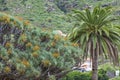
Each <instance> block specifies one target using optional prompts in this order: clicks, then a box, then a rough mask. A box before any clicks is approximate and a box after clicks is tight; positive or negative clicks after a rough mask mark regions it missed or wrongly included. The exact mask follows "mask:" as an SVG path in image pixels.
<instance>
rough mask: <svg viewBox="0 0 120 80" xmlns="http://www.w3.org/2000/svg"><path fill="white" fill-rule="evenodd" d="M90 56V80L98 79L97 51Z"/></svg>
mask: <svg viewBox="0 0 120 80" xmlns="http://www.w3.org/2000/svg"><path fill="white" fill-rule="evenodd" d="M93 55H94V56H93V58H92V80H98V70H97V69H98V55H97V53H95V54H93Z"/></svg>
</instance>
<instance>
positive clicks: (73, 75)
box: [63, 69, 109, 80]
mask: <svg viewBox="0 0 120 80" xmlns="http://www.w3.org/2000/svg"><path fill="white" fill-rule="evenodd" d="M91 77H92V75H91V72H84V73H83V72H79V71H73V72H69V73H68V74H67V75H66V77H65V78H64V79H63V80H92V79H91ZM108 79H109V78H108V76H107V75H106V71H105V70H103V69H100V70H99V71H98V80H108Z"/></svg>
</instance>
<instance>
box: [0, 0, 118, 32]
mask: <svg viewBox="0 0 120 80" xmlns="http://www.w3.org/2000/svg"><path fill="white" fill-rule="evenodd" d="M0 4H1V5H0V7H1V8H0V10H1V11H5V12H7V13H9V14H11V15H15V16H22V17H23V18H25V19H27V20H29V21H31V22H32V23H33V24H34V25H36V26H38V27H42V28H48V29H54V30H56V29H59V30H62V31H63V32H67V31H68V30H70V28H71V27H72V26H73V25H72V24H74V21H70V20H69V18H68V17H67V14H69V13H70V12H71V10H72V9H79V10H81V9H84V8H86V7H88V8H92V7H94V6H95V5H102V6H103V7H105V6H108V5H113V6H117V5H119V4H120V1H119V0H115V1H113V0H0ZM118 8H119V6H118ZM118 14H120V13H119V11H118Z"/></svg>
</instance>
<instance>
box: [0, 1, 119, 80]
mask: <svg viewBox="0 0 120 80" xmlns="http://www.w3.org/2000/svg"><path fill="white" fill-rule="evenodd" d="M98 5H99V6H100V7H96V8H95V9H93V8H94V7H95V6H98ZM119 5H120V1H119V0H0V80H60V79H63V77H64V76H66V74H67V73H68V72H70V73H72V74H73V72H71V71H72V70H71V68H72V67H73V66H75V65H76V64H77V65H78V63H81V61H84V60H83V59H84V58H83V56H84V55H85V56H87V55H89V54H87V53H85V54H83V52H84V51H85V52H86V51H87V50H88V52H89V51H92V50H89V48H90V49H92V48H94V50H95V52H96V53H101V54H100V55H103V56H105V58H107V61H108V62H109V60H108V56H111V58H110V59H111V61H114V63H116V62H118V59H117V58H118V56H119V55H117V54H116V53H117V50H116V44H117V45H120V42H119V40H120V31H119V29H120V23H119V21H116V20H117V19H120V9H119ZM108 6H112V7H113V9H114V13H113V15H112V16H111V15H110V16H108V15H109V11H110V9H109V8H108ZM79 10H80V12H79ZM73 11H74V13H75V15H73V16H74V17H75V18H73V17H71V16H69V15H71V14H72V13H73ZM82 11H83V12H82ZM84 11H86V13H85V14H83V13H84ZM92 11H93V12H92ZM96 11H98V12H96ZM99 11H100V14H99ZM9 14H10V15H9ZM104 14H105V15H104ZM98 15H99V16H98ZM84 16H85V17H86V18H87V19H86V20H88V21H86V20H84V19H83V18H84ZM107 16H108V17H107ZM91 17H92V18H91ZM80 18H81V19H83V20H80ZM96 19H97V20H96ZM114 20H115V22H114V23H112V24H107V21H110V23H111V21H114ZM94 22H95V23H94ZM93 23H94V24H93ZM108 23H109V22H108ZM84 24H85V25H84ZM103 25H104V26H103ZM81 26H82V27H81ZM83 26H84V27H83ZM74 27H75V29H77V30H75V29H74ZM99 27H101V28H99ZM88 28H90V29H89V30H90V31H91V32H88V31H89V30H88ZM73 29H74V30H75V31H74V30H73ZM83 29H84V30H85V31H84V30H83ZM71 30H73V32H72V33H73V34H74V33H75V34H74V35H72V34H70V35H71V37H75V38H76V40H77V39H78V38H79V37H80V36H81V35H82V36H81V38H79V39H78V42H77V41H75V42H70V40H69V38H68V37H69V36H64V37H63V36H62V32H63V33H65V35H67V34H68V33H69V32H71ZM57 31H62V32H61V33H59V32H57ZM78 31H80V32H78ZM78 33H80V34H79V35H77V34H78ZM94 33H95V35H94ZM91 35H92V36H91ZM71 37H70V38H71ZM99 38H100V39H99ZM71 39H73V38H71ZM87 40H89V42H90V44H92V42H93V44H92V45H91V47H90V46H89V45H90V44H89V42H87ZM99 42H100V43H101V45H100V44H98V43H99ZM86 45H88V46H86ZM98 47H102V48H99V51H98V50H97V49H98ZM118 49H119V51H120V46H119V47H118ZM100 51H102V52H100ZM103 52H104V54H102V53H103ZM106 53H109V54H106ZM93 54H94V52H93ZM85 56H84V57H85ZM91 57H92V55H91ZM92 58H93V57H92ZM96 59H98V58H96ZM98 60H103V57H99V59H98ZM119 60H120V58H119ZM94 61H95V60H94ZM96 64H98V63H96ZM102 64H103V65H101V63H99V64H98V67H99V69H101V67H104V66H105V69H103V68H102V69H103V70H105V71H109V70H112V71H115V70H116V69H119V67H113V66H112V67H109V66H108V65H107V64H104V63H103V62H102ZM106 65H107V66H106ZM109 65H111V64H109ZM96 69H97V66H96V68H95V70H96ZM102 72H104V71H102ZM76 73H77V72H75V74H76ZM68 74H69V73H68ZM68 74H67V76H68ZM91 75H92V74H91V72H88V73H80V74H78V76H77V77H75V78H76V79H78V78H80V80H81V79H83V78H87V79H88V80H89V79H90V77H91ZM73 76H74V74H73ZM101 76H102V77H104V79H106V78H105V77H106V75H103V74H100V75H99V71H98V79H100V77H101ZM69 78H70V79H73V77H72V78H71V76H69ZM87 79H86V80H87ZM104 79H103V78H102V80H104ZM115 79H116V78H115Z"/></svg>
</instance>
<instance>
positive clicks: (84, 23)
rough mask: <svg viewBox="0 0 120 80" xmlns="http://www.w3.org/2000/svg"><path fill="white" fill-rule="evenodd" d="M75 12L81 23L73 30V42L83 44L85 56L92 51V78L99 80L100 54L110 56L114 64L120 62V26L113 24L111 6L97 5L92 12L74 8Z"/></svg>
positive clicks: (71, 36)
mask: <svg viewBox="0 0 120 80" xmlns="http://www.w3.org/2000/svg"><path fill="white" fill-rule="evenodd" d="M74 13H75V14H74V17H75V19H76V20H77V21H79V22H81V24H79V26H77V27H75V28H74V29H73V30H72V32H71V33H70V34H69V38H70V40H71V41H72V42H77V43H80V45H82V47H81V48H82V49H83V50H84V52H85V53H84V56H85V57H87V56H88V54H89V53H90V57H91V59H92V80H98V76H97V69H98V55H102V56H103V57H109V58H110V59H111V60H112V61H113V63H114V64H116V63H117V64H118V63H119V62H118V61H119V60H118V47H117V46H119V45H120V44H119V43H120V40H119V37H120V34H119V32H120V29H119V26H113V25H111V23H112V21H114V18H112V17H110V15H111V8H110V7H106V8H101V7H95V8H94V9H93V11H92V12H91V11H90V10H89V9H86V10H85V11H84V12H83V11H77V10H74ZM113 28H114V29H113ZM117 64H116V65H117Z"/></svg>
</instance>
